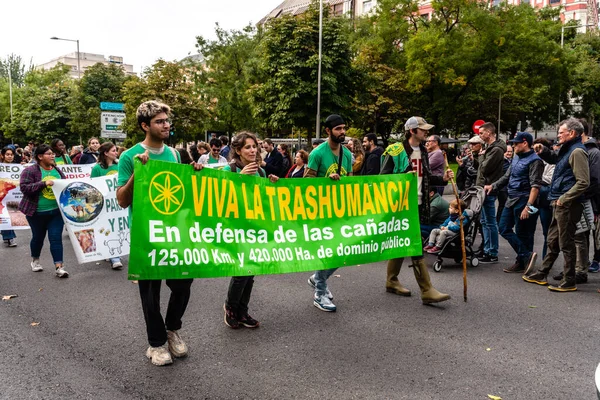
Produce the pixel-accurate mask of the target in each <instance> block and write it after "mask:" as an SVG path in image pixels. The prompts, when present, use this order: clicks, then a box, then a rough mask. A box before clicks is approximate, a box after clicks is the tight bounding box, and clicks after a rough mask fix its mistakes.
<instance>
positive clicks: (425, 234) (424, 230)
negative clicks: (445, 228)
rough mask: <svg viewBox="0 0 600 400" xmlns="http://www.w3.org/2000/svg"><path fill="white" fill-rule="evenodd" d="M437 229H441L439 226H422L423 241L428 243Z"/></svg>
mask: <svg viewBox="0 0 600 400" xmlns="http://www.w3.org/2000/svg"><path fill="white" fill-rule="evenodd" d="M437 228H439V226H436V225H421V237H422V238H423V241H426V240H427V238H428V237H429V235H431V231H432V230H434V229H437Z"/></svg>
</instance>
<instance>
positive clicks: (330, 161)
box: [308, 142, 352, 178]
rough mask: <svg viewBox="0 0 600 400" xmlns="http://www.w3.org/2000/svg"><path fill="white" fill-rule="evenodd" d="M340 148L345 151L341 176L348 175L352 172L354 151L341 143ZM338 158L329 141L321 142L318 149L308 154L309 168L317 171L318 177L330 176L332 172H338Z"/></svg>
mask: <svg viewBox="0 0 600 400" xmlns="http://www.w3.org/2000/svg"><path fill="white" fill-rule="evenodd" d="M340 148H341V149H343V151H344V156H343V157H342V169H341V170H340V176H346V175H348V173H349V172H352V153H350V150H348V149H347V148H346V147H344V146H341V145H340ZM338 159H339V158H338V157H337V156H336V155H334V154H333V152H332V151H331V147H329V143H328V142H325V143H321V144H320V145H319V146H318V147H317V148H316V149H314V150H313V151H311V152H310V155H309V156H308V168H309V169H312V170H313V171H317V177H318V178H322V177H328V176H329V175H331V174H335V173H337V170H338Z"/></svg>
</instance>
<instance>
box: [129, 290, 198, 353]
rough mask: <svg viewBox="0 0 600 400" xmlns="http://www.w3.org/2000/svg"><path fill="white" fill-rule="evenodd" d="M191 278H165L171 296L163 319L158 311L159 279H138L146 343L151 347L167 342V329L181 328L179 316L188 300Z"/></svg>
mask: <svg viewBox="0 0 600 400" xmlns="http://www.w3.org/2000/svg"><path fill="white" fill-rule="evenodd" d="M193 281H194V280H193V279H167V280H166V284H167V286H168V287H169V289H171V297H170V298H169V305H168V306H167V317H166V319H164V320H163V317H162V314H161V313H160V287H161V285H162V281H161V280H149V281H139V283H138V286H139V288H140V297H141V299H142V310H143V311H144V319H145V320H146V332H147V334H148V343H150V346H152V347H158V346H162V345H163V344H165V343H166V342H167V330H170V331H176V330H178V329H181V318H182V317H183V314H184V313H185V309H186V308H187V305H188V301H189V300H190V288H191V286H192V282H193Z"/></svg>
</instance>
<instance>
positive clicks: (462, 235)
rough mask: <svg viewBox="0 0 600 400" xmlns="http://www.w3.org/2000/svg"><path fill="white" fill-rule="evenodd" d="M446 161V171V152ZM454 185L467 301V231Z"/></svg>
mask: <svg viewBox="0 0 600 400" xmlns="http://www.w3.org/2000/svg"><path fill="white" fill-rule="evenodd" d="M444 161H445V163H446V170H448V169H449V168H450V164H448V157H447V156H446V152H444ZM450 182H451V183H452V189H454V195H455V196H456V202H457V203H458V215H459V217H458V219H459V221H460V247H461V250H462V262H463V299H464V301H465V302H466V301H467V250H466V248H465V230H464V228H463V215H462V213H463V210H462V207H461V206H460V197H459V196H458V189H457V188H456V183H454V178H451V179H450Z"/></svg>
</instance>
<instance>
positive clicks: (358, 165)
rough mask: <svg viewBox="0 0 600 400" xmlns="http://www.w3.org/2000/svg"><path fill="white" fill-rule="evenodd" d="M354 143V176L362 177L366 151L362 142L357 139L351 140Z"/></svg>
mask: <svg viewBox="0 0 600 400" xmlns="http://www.w3.org/2000/svg"><path fill="white" fill-rule="evenodd" d="M350 140H351V142H352V150H351V151H352V154H353V155H354V163H353V164H352V174H353V175H354V176H356V175H360V170H361V169H362V165H363V162H364V161H365V149H364V148H363V145H362V143H361V142H360V140H358V139H356V138H352V139H350Z"/></svg>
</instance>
